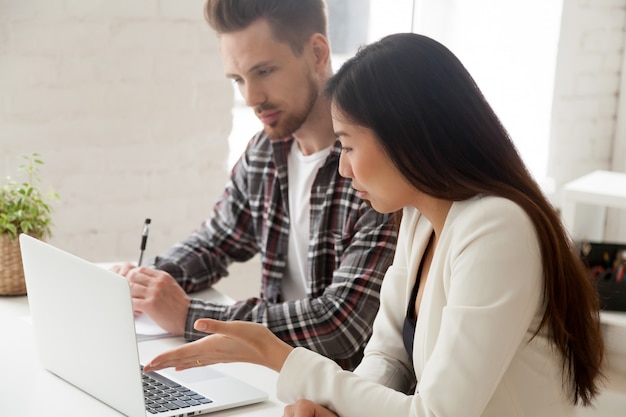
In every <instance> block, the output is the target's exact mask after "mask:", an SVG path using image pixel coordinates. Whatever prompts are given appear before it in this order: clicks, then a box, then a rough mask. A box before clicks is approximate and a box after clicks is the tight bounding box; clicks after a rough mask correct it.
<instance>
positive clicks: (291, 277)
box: [117, 0, 396, 369]
mask: <svg viewBox="0 0 626 417" xmlns="http://www.w3.org/2000/svg"><path fill="white" fill-rule="evenodd" d="M205 15H206V18H207V20H208V22H209V24H210V26H211V27H212V28H213V29H214V30H215V31H216V32H217V34H218V37H219V41H220V48H221V55H222V60H223V64H224V69H225V72H226V76H227V77H228V78H230V79H231V80H233V82H234V83H235V84H236V85H237V86H238V87H239V90H240V92H241V94H242V96H243V97H244V99H245V100H246V104H247V105H249V106H250V107H252V108H253V109H254V111H255V113H256V115H257V116H258V117H259V119H260V120H261V121H262V123H263V131H262V132H259V133H258V134H257V135H255V136H254V137H253V138H252V140H251V141H250V143H249V144H248V147H247V148H246V150H245V152H244V154H243V155H242V156H241V158H240V159H239V161H238V162H237V164H236V165H235V167H234V168H233V171H232V173H231V177H230V181H229V182H228V184H227V186H226V190H225V191H224V194H223V195H222V197H221V199H220V201H219V202H218V203H217V205H216V206H215V208H214V211H213V213H212V215H211V217H210V218H209V220H207V221H206V222H205V223H204V224H203V225H202V227H201V228H200V229H199V230H197V231H196V232H194V233H193V234H191V235H190V236H189V237H188V238H187V239H185V240H184V241H182V242H180V243H179V244H177V245H175V246H174V247H172V248H171V249H169V250H168V251H166V253H164V254H163V255H162V256H159V257H157V258H156V259H155V262H154V265H153V266H154V268H148V267H140V268H134V267H132V265H125V266H121V267H118V268H117V271H118V272H119V273H121V274H122V275H125V276H126V277H127V278H128V279H129V281H130V283H131V292H132V295H133V303H134V308H135V310H137V311H138V312H143V313H146V314H148V315H149V316H150V317H151V318H152V319H153V320H155V321H156V322H157V323H158V324H159V325H160V326H161V327H163V328H164V329H165V330H167V331H169V332H170V333H173V334H177V335H183V334H184V336H185V338H186V339H188V340H194V339H197V338H200V337H202V336H203V335H204V334H203V333H199V332H196V331H195V330H194V329H193V324H194V322H195V320H197V319H199V318H205V317H210V318H215V319H221V320H248V321H254V322H259V323H262V324H264V325H266V326H267V327H268V328H269V329H270V330H271V331H272V332H274V333H275V334H276V335H277V336H278V337H280V338H282V339H283V340H285V341H286V342H287V343H289V344H291V345H293V346H304V347H307V348H309V349H311V350H313V351H316V352H319V353H321V354H323V355H326V356H328V357H330V358H332V359H334V360H335V361H337V362H338V363H339V364H340V365H342V366H343V367H344V368H346V369H352V368H353V367H354V366H355V365H356V364H358V362H359V360H360V359H361V357H362V351H363V348H364V346H365V344H366V342H367V341H368V339H369V337H370V335H371V326H372V321H373V319H374V316H375V315H376V312H377V311H378V305H379V291H380V285H381V282H382V278H383V275H384V273H385V271H386V269H387V267H388V266H389V264H390V263H391V260H392V257H393V251H394V250H395V242H396V228H395V223H394V221H393V219H392V218H391V217H390V216H384V215H381V214H379V213H376V212H375V211H374V210H373V209H371V208H370V207H369V206H368V204H367V202H364V201H363V200H361V199H360V198H359V196H358V195H357V192H356V191H355V190H354V189H353V188H352V187H351V183H350V181H349V180H346V179H344V178H342V177H341V176H340V175H339V174H338V162H339V154H340V152H341V147H340V145H339V144H338V143H337V142H336V137H335V135H334V132H333V127H332V122H331V116H330V105H329V102H328V101H327V99H326V98H325V97H324V95H323V87H324V85H325V83H326V80H327V79H328V78H329V77H330V75H331V74H332V70H331V64H330V47H329V42H328V39H327V37H326V25H327V23H326V22H327V17H326V5H325V2H324V0H263V1H247V0H208V1H207V4H206V8H205ZM257 253H260V256H261V262H262V273H261V296H260V297H259V298H251V299H247V300H242V301H239V302H237V303H235V304H234V305H232V306H231V305H219V304H215V303H210V302H204V301H201V300H197V299H191V298H190V297H189V296H188V295H187V293H190V292H193V291H197V290H200V289H204V288H206V287H208V286H210V285H212V284H213V283H215V282H216V281H218V280H219V279H220V278H222V277H224V276H226V275H228V272H227V267H228V265H229V264H230V263H232V262H244V261H247V260H248V259H250V258H251V257H253V256H254V255H255V254H257Z"/></svg>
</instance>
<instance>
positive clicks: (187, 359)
mask: <svg viewBox="0 0 626 417" xmlns="http://www.w3.org/2000/svg"><path fill="white" fill-rule="evenodd" d="M194 328H195V329H196V330H198V331H201V332H204V333H213V334H211V335H209V336H206V337H203V338H202V339H199V340H196V341H195V342H191V343H187V344H184V345H182V346H180V347H178V348H175V349H172V350H170V351H168V352H165V353H162V354H160V355H158V356H156V357H155V358H154V359H152V361H151V362H150V363H149V364H148V365H146V366H145V367H144V371H145V372H151V371H156V370H158V369H163V368H170V367H174V368H176V370H182V369H187V368H194V367H197V366H205V365H212V364H215V363H228V362H249V363H254V364H257V365H263V366H266V367H268V368H270V369H273V370H275V371H276V372H280V369H281V368H282V367H283V364H284V363H285V360H286V359H287V356H289V353H291V351H292V350H293V348H292V347H291V346H289V345H288V344H286V343H285V342H283V341H282V340H280V339H279V338H278V337H276V336H275V335H274V334H273V333H272V332H270V331H269V330H268V329H267V328H266V327H265V326H263V325H262V324H259V323H250V322H245V321H228V322H224V321H219V320H212V319H200V320H197V321H196V322H195V324H194Z"/></svg>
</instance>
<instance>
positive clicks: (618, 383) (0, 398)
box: [0, 296, 626, 417]
mask: <svg viewBox="0 0 626 417" xmlns="http://www.w3.org/2000/svg"><path fill="white" fill-rule="evenodd" d="M29 314H30V313H29V309H28V300H27V297H26V296H20V297H0V334H1V335H2V339H0V375H1V376H2V377H3V378H2V383H1V384H0V416H2V417H4V416H7V417H8V416H11V417H13V416H20V417H30V416H50V417H56V416H57V415H59V414H58V410H59V409H61V407H62V406H65V405H66V404H68V403H70V404H72V407H73V410H74V414H73V415H75V416H85V417H114V416H116V417H119V416H120V415H121V414H119V413H118V412H117V411H115V410H113V409H112V408H110V407H108V406H106V405H105V404H103V403H101V402H99V401H98V400H96V399H95V398H93V397H91V396H89V395H87V394H85V393H84V392H82V391H80V390H79V389H77V388H75V387H73V386H71V385H69V384H67V383H66V382H64V381H62V380H61V379H59V378H57V377H56V376H54V375H52V374H50V373H49V372H47V371H45V370H44V369H43V368H42V367H41V364H40V362H39V357H38V353H37V349H36V347H35V341H34V335H33V329H32V326H31V324H30V322H29V320H28V319H29ZM602 322H603V330H604V332H605V335H606V342H607V355H608V358H609V365H610V369H609V372H608V377H609V381H608V382H609V384H608V387H607V390H606V391H605V392H603V393H602V394H601V396H600V397H599V398H598V401H597V406H596V408H595V409H581V410H580V411H579V413H578V416H577V417H624V410H626V313H603V315H602ZM181 343H183V340H182V338H166V339H156V340H147V341H143V342H140V343H139V352H140V356H141V358H142V360H147V359H150V358H152V357H153V355H155V354H156V353H158V352H162V351H164V350H167V349H169V348H171V347H174V346H177V345H179V344H181ZM214 366H215V367H216V368H217V369H219V370H220V371H221V372H224V373H228V374H231V375H233V376H235V377H237V378H240V379H242V380H244V381H247V382H248V383H250V384H252V385H255V386H257V387H259V388H260V389H262V390H264V391H265V392H267V393H268V395H269V400H268V401H266V402H263V403H260V404H255V405H249V406H244V407H239V408H235V409H232V410H228V411H219V412H216V413H212V414H209V416H212V417H227V416H228V417H232V416H241V417H277V416H281V415H282V413H283V408H284V404H282V403H281V402H280V401H278V400H277V399H276V391H275V386H276V379H277V374H276V373H274V372H273V371H270V370H269V369H266V368H263V367H261V366H256V365H250V364H243V363H236V364H220V365H214Z"/></svg>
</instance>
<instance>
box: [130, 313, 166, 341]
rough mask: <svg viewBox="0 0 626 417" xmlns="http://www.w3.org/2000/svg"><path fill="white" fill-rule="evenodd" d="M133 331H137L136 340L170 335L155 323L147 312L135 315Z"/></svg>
mask: <svg viewBox="0 0 626 417" xmlns="http://www.w3.org/2000/svg"><path fill="white" fill-rule="evenodd" d="M135 332H136V333H137V340H147V339H156V338H159V337H169V336H171V334H170V333H168V332H167V331H166V330H164V329H163V328H161V326H159V325H158V324H156V323H155V322H154V320H152V319H151V318H150V317H149V316H148V315H147V314H140V315H138V316H135Z"/></svg>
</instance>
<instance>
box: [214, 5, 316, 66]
mask: <svg viewBox="0 0 626 417" xmlns="http://www.w3.org/2000/svg"><path fill="white" fill-rule="evenodd" d="M204 16H205V18H206V20H207V22H209V25H210V26H211V28H213V30H215V31H216V32H217V33H218V34H223V33H232V32H238V31H240V30H243V29H245V28H247V27H248V26H250V25H251V24H252V23H254V22H256V21H257V20H259V19H266V20H267V22H268V23H269V25H270V28H271V30H272V34H273V35H274V37H275V38H276V40H278V41H279V42H284V43H287V44H288V45H289V46H290V47H291V49H292V50H293V51H294V53H296V54H300V53H301V52H302V49H303V47H304V45H305V44H306V42H307V41H308V40H309V38H310V37H311V35H313V34H314V33H321V34H322V35H324V36H325V37H328V36H327V33H326V32H327V25H328V15H327V10H326V2H325V0H207V2H206V4H205V8H204Z"/></svg>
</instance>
